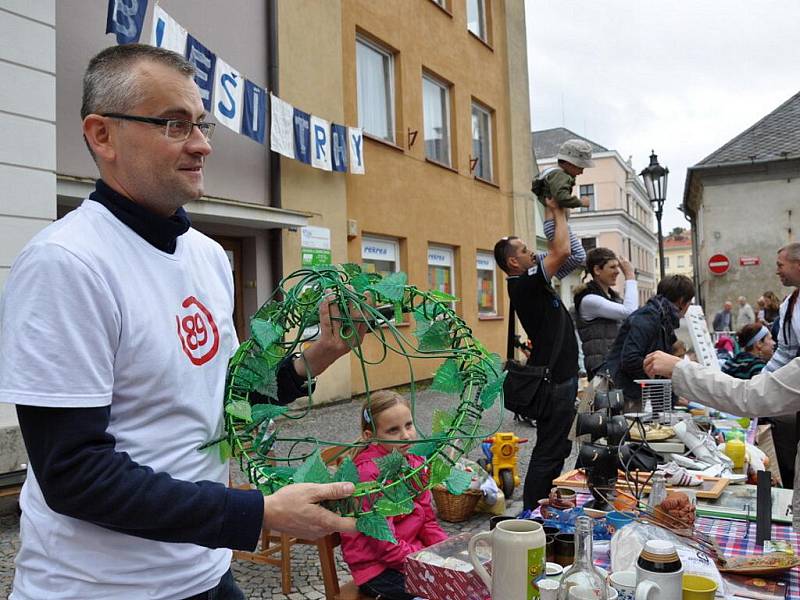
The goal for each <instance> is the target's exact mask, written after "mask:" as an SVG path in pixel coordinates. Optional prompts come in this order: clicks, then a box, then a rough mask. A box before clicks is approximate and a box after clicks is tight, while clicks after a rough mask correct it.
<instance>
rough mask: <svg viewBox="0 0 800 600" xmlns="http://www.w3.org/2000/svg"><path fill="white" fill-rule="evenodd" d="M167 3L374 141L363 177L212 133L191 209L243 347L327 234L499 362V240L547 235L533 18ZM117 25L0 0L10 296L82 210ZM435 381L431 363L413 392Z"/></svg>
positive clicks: (468, 10)
mask: <svg viewBox="0 0 800 600" xmlns="http://www.w3.org/2000/svg"><path fill="white" fill-rule="evenodd" d="M412 3H413V6H411V4H412ZM154 4H155V3H150V5H149V6H148V12H147V15H146V17H145V21H144V23H145V25H144V27H143V32H142V36H141V41H143V42H148V41H149V40H150V29H151V22H152V12H153V5H154ZM159 6H160V7H161V8H162V9H164V10H165V11H166V12H167V13H168V14H169V15H170V16H171V17H173V18H174V19H175V20H176V21H177V22H178V23H180V24H181V25H182V26H183V27H185V28H186V29H187V30H188V32H189V33H190V34H192V35H193V36H194V37H196V38H197V39H198V40H200V41H201V42H202V43H203V44H204V45H206V46H207V47H208V48H210V49H211V50H213V51H214V52H216V53H217V54H218V55H219V57H221V58H223V59H224V60H225V61H226V62H228V63H229V64H230V65H232V66H233V67H234V68H236V69H237V70H239V71H240V72H241V74H242V75H244V76H245V77H247V78H248V79H250V80H251V81H253V82H254V83H256V84H257V85H259V86H262V87H264V88H266V89H267V90H271V91H273V92H274V93H275V94H276V95H277V96H279V97H281V98H283V99H284V100H285V101H287V102H289V103H291V104H292V105H294V106H296V107H298V108H300V109H302V110H304V111H306V112H308V113H311V114H313V115H317V116H319V117H321V118H323V119H326V120H328V121H332V122H336V123H341V124H345V125H349V126H360V127H362V128H363V129H364V131H365V138H366V139H365V141H364V146H365V148H364V159H365V165H366V173H365V174H364V175H351V174H349V173H348V174H344V173H336V172H329V171H323V170H319V169H314V168H312V167H310V166H308V165H305V164H302V163H300V162H298V161H295V160H291V159H287V158H284V157H279V156H278V155H277V154H275V153H272V152H270V151H269V149H268V146H264V145H260V144H258V143H255V142H254V141H253V140H251V139H249V138H248V137H246V136H244V135H241V134H238V133H235V132H234V131H231V130H229V129H227V128H226V127H224V126H222V125H220V126H218V127H217V129H216V133H215V136H214V139H213V147H214V153H213V155H212V156H211V157H210V159H209V160H208V161H207V163H206V168H205V175H206V177H205V179H206V186H207V187H206V195H205V196H204V197H203V198H201V199H200V200H198V201H196V202H192V203H190V204H189V205H188V206H187V207H186V208H187V210H188V212H189V215H190V216H191V218H192V221H193V224H194V226H195V227H196V228H197V229H199V230H200V231H202V232H204V233H206V234H208V235H210V236H211V237H213V238H214V239H216V240H217V241H219V242H220V244H222V246H223V247H224V248H225V249H226V251H227V253H228V256H229V258H230V261H231V267H232V270H233V273H234V282H235V294H236V309H235V310H236V313H235V315H234V318H235V322H236V326H237V330H238V332H239V336H240V338H241V339H244V338H246V337H247V336H248V335H249V328H248V321H249V318H250V316H251V315H252V314H253V313H254V312H255V311H256V310H257V309H258V307H259V306H260V305H261V304H262V303H263V302H264V301H266V300H267V298H269V296H270V294H271V293H272V291H273V289H274V288H275V285H276V282H277V281H278V280H279V279H280V278H281V277H282V276H283V275H285V274H288V273H290V272H292V271H294V270H296V269H297V268H298V267H300V265H301V238H302V235H303V229H302V228H303V227H306V226H314V227H319V228H322V229H324V230H327V231H328V234H329V238H330V251H331V257H332V261H333V262H334V263H343V262H358V263H363V264H365V265H367V268H374V269H377V270H383V271H391V270H403V271H406V272H407V273H408V275H409V280H410V282H411V283H412V284H414V285H417V286H418V287H420V288H423V289H427V288H428V287H436V288H439V289H443V290H446V291H450V292H453V293H455V294H456V295H457V296H459V297H460V298H461V301H460V302H459V303H457V305H456V310H457V312H458V314H459V315H461V316H462V317H463V318H464V320H465V321H466V322H467V323H468V325H469V326H470V327H471V328H472V329H473V331H474V332H475V335H476V336H477V337H478V338H479V339H481V340H482V341H483V342H484V343H485V344H486V345H487V346H488V347H489V348H490V349H491V350H493V351H497V352H502V351H503V349H504V347H505V343H504V341H505V331H506V329H505V327H506V326H505V324H504V315H505V295H504V289H503V288H504V286H503V278H502V277H501V274H500V273H499V271H498V270H497V269H496V267H495V265H494V261H493V259H492V256H491V250H492V247H493V245H494V243H495V241H496V240H497V239H498V238H499V237H501V236H503V235H508V234H510V233H513V234H516V235H519V236H521V237H526V238H528V239H534V238H535V231H536V216H535V211H534V210H533V202H531V198H530V193H529V192H528V190H529V186H530V179H531V171H532V166H533V158H532V155H531V148H530V145H529V140H528V133H527V132H528V131H530V117H529V114H530V109H529V103H528V71H527V58H526V57H527V44H526V39H525V20H524V6H523V1H522V0H509V1H508V2H492V1H490V0H472V1H470V2H460V1H455V0H436V1H434V0H392V1H389V0H387V1H385V2H379V3H376V2H369V1H367V0H336V1H326V0H277V1H276V2H263V3H252V2H248V1H247V0H232V1H231V2H227V3H218V2H214V1H213V0H195V1H194V2H191V3H187V2H184V1H182V0H161V2H160V3H159ZM106 11H107V3H95V4H92V5H91V6H88V5H87V6H85V7H83V8H82V9H81V10H75V9H74V6H73V4H72V3H66V2H60V3H56V2H55V1H54V0H42V1H40V2H36V3H24V2H18V1H15V0H11V1H8V2H1V1H0V31H3V32H4V33H5V34H6V35H4V36H3V38H2V42H0V72H2V74H3V75H4V76H5V80H6V81H15V82H19V84H18V85H15V86H10V85H9V86H4V88H3V92H0V132H2V133H3V139H4V140H19V143H15V144H8V143H6V144H4V145H2V147H0V182H2V183H3V186H2V189H3V190H4V194H3V196H2V199H0V293H2V283H3V281H4V280H5V278H6V276H7V273H8V270H9V268H10V266H11V264H12V262H13V260H14V257H15V256H16V255H17V254H18V253H19V251H20V250H21V248H22V247H23V246H24V245H25V243H26V242H27V241H28V240H29V239H30V238H31V237H33V235H35V234H36V232H38V231H39V230H41V228H43V227H45V226H46V225H47V224H48V223H50V222H52V221H53V220H54V219H56V218H58V217H60V216H63V215H64V214H66V213H67V212H68V211H70V210H72V209H73V208H74V207H76V206H77V205H78V204H79V203H80V202H81V201H82V200H83V199H84V198H86V197H87V196H88V194H89V193H90V192H91V190H92V189H93V185H94V181H95V179H96V178H97V176H98V174H97V170H96V167H95V165H94V163H93V162H92V160H91V158H90V157H89V155H88V153H87V152H86V148H85V146H84V144H83V140H82V138H81V130H80V127H81V125H80V118H79V109H80V94H81V75H82V72H83V70H84V69H85V67H86V64H87V62H88V60H89V58H90V57H91V56H92V55H94V54H95V53H96V52H98V51H99V50H100V49H102V48H104V47H106V46H108V45H111V44H113V43H115V40H114V38H113V36H111V35H106V34H104V31H105V24H106ZM56 34H57V35H56ZM442 47H447V48H448V49H449V51H448V52H442V50H441V49H442ZM212 120H213V117H212ZM354 365H355V363H351V361H350V360H341V361H339V362H338V363H337V364H335V365H334V366H332V367H331V368H330V369H329V370H328V371H327V372H326V373H325V374H324V375H323V377H322V380H321V381H320V385H319V386H318V388H317V390H318V392H317V393H316V394H315V399H316V400H317V401H327V400H331V399H337V398H346V397H349V396H350V395H351V394H352V393H353V392H359V391H361V390H363V388H364V386H363V383H362V382H361V381H360V379H358V378H356V377H354V376H352V375H351V373H356V372H358V371H353V370H352V367H353V366H354ZM433 368H434V367H433V366H432V365H428V364H426V365H424V367H422V368H421V370H420V371H419V372H416V373H415V376H416V378H417V379H421V378H425V377H428V376H430V374H431V372H432V371H433ZM370 377H371V385H372V387H373V388H377V387H384V386H387V385H394V384H402V383H406V382H408V380H409V375H408V370H407V367H406V365H404V364H403V362H402V361H400V360H397V359H396V357H393V358H391V359H390V360H389V361H387V363H386V364H385V365H384V366H382V367H381V369H380V370H379V371H378V370H375V373H371V374H370ZM8 408H9V407H2V406H0V411H3V412H0V427H1V426H2V425H3V424H5V425H8V426H9V428H8V431H9V432H10V433H9V436H11V437H12V438H13V439H14V441H13V444H14V445H15V447H16V448H17V449H21V446H20V444H19V443H18V438H17V437H16V427H15V424H16V420H15V416H14V414H13V408H12V409H11V410H10V411H9V410H7V409H8ZM1 431H2V432H5V431H6V430H1ZM3 435H5V434H4V433H3ZM4 439H5V438H0V443H3V442H2V440H4ZM0 454H2V456H3V457H4V459H7V460H6V461H5V462H7V463H8V465H6V464H5V463H3V464H2V465H0V471H3V470H13V468H14V467H15V465H18V464H19V463H21V462H23V461H24V452H22V451H21V450H20V451H19V452H17V451H14V452H11V451H8V452H7V451H5V450H4V451H3V452H2V453H0Z"/></svg>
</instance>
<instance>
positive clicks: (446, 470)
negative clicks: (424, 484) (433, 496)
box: [430, 456, 451, 486]
mask: <svg viewBox="0 0 800 600" xmlns="http://www.w3.org/2000/svg"><path fill="white" fill-rule="evenodd" d="M450 468H451V467H450V464H449V463H448V462H446V461H445V459H443V458H442V457H441V456H438V457H436V458H434V459H433V460H432V461H431V464H430V482H431V486H434V485H439V484H440V483H442V482H443V481H445V480H446V479H447V478H448V477H450Z"/></svg>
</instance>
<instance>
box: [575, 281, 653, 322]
mask: <svg viewBox="0 0 800 600" xmlns="http://www.w3.org/2000/svg"><path fill="white" fill-rule="evenodd" d="M637 308H639V286H638V284H637V283H636V280H635V279H626V280H625V299H624V301H623V302H622V304H620V303H619V302H614V301H613V300H609V299H607V298H603V297H602V296H600V295H598V294H587V295H586V296H584V298H583V300H581V311H580V312H581V315H580V316H581V318H582V319H583V320H584V321H593V320H594V319H601V318H602V319H611V320H613V321H623V320H625V318H627V317H628V315H630V314H631V313H632V312H633V311H635V310H636V309H637Z"/></svg>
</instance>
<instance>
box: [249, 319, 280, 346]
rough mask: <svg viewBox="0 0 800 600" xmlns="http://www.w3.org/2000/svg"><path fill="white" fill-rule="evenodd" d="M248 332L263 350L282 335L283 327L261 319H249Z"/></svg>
mask: <svg viewBox="0 0 800 600" xmlns="http://www.w3.org/2000/svg"><path fill="white" fill-rule="evenodd" d="M250 333H251V334H252V336H253V339H254V340H255V341H256V343H257V344H258V345H259V346H261V348H262V349H264V350H266V349H267V348H269V347H270V346H271V345H272V344H274V343H275V342H277V341H278V340H280V339H281V337H283V329H282V328H281V327H280V326H278V325H276V324H275V323H271V322H269V321H265V320H263V319H253V320H252V321H250Z"/></svg>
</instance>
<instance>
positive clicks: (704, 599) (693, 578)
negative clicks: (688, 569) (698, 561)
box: [683, 573, 717, 600]
mask: <svg viewBox="0 0 800 600" xmlns="http://www.w3.org/2000/svg"><path fill="white" fill-rule="evenodd" d="M716 593H717V582H716V581H714V580H713V579H710V578H708V577H704V576H702V575H690V574H688V573H687V574H684V576H683V600H714V596H715V595H716Z"/></svg>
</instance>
